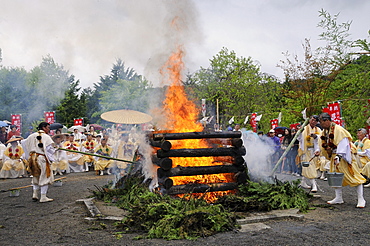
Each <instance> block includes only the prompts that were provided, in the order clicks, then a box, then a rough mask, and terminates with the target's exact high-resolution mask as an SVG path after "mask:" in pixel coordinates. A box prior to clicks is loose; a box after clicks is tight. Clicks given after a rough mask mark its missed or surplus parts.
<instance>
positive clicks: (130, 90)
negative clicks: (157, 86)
mask: <svg viewBox="0 0 370 246" xmlns="http://www.w3.org/2000/svg"><path fill="white" fill-rule="evenodd" d="M149 88H151V85H150V84H149V82H148V81H147V80H145V79H144V78H142V77H141V76H139V77H136V78H135V79H134V80H123V79H118V80H117V83H116V84H114V85H112V86H111V87H110V88H109V89H108V90H106V91H102V92H101V93H102V97H101V98H100V105H101V107H102V110H103V111H110V110H116V109H131V110H138V111H147V110H148V106H149V105H148V98H149V96H148V94H147V92H148V89H149Z"/></svg>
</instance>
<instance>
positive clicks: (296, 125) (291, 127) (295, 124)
mask: <svg viewBox="0 0 370 246" xmlns="http://www.w3.org/2000/svg"><path fill="white" fill-rule="evenodd" d="M299 125H300V124H299V123H294V124H290V125H289V128H290V129H297V127H298V126H299Z"/></svg>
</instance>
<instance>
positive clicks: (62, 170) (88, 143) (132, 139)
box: [0, 125, 138, 178]
mask: <svg viewBox="0 0 370 246" xmlns="http://www.w3.org/2000/svg"><path fill="white" fill-rule="evenodd" d="M72 128H73V127H72ZM85 129H86V128H84V127H75V128H73V129H72V130H73V132H70V133H62V129H56V130H53V131H51V132H50V135H51V137H52V139H53V141H54V143H53V144H54V147H55V148H59V149H60V148H62V149H65V150H59V151H56V152H55V154H54V161H53V162H52V163H50V164H51V169H52V171H53V172H54V175H57V174H59V175H63V174H66V173H70V172H86V171H89V170H94V171H95V172H96V173H97V174H99V175H103V174H111V173H112V172H113V170H114V171H115V172H117V171H118V172H120V173H122V174H123V173H124V172H126V171H127V168H128V167H129V165H128V164H127V162H121V161H112V160H110V159H108V158H109V157H114V158H119V159H123V160H130V161H131V160H132V159H133V157H134V155H135V150H136V148H137V146H138V136H137V134H136V130H135V129H134V128H133V129H131V130H130V131H123V130H122V129H121V128H119V127H117V128H116V129H115V130H114V131H109V130H108V131H107V130H106V129H102V130H101V131H99V132H97V131H95V129H94V128H93V127H89V129H88V130H85ZM33 132H34V130H33V128H32V127H29V131H28V132H27V133H26V134H24V138H23V137H22V136H21V133H20V131H19V130H18V129H17V127H16V126H14V125H11V126H9V129H6V127H2V128H1V133H0V178H18V177H27V176H29V175H28V172H27V160H28V154H29V153H28V152H27V149H26V147H25V146H24V144H23V143H24V141H25V139H27V137H28V136H29V135H30V134H32V133H33ZM78 151H80V152H84V153H89V154H93V155H99V156H104V157H107V158H102V157H97V156H93V155H86V154H83V153H78Z"/></svg>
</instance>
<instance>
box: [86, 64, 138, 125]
mask: <svg viewBox="0 0 370 246" xmlns="http://www.w3.org/2000/svg"><path fill="white" fill-rule="evenodd" d="M121 80H126V81H140V80H141V76H140V75H138V74H137V73H136V72H135V70H134V69H132V68H126V67H125V64H124V62H123V61H122V60H121V59H117V61H116V63H115V64H113V67H112V69H111V73H110V74H109V75H105V76H102V77H100V82H99V83H96V84H94V89H93V91H90V92H89V93H87V94H86V95H87V104H88V107H87V117H88V118H89V119H90V120H91V122H100V121H101V119H100V115H101V114H102V113H104V112H105V111H107V108H104V107H107V106H108V105H109V95H107V93H106V92H107V91H111V92H113V93H118V92H115V91H112V90H111V89H112V88H113V87H117V84H118V81H121ZM118 87H120V86H118ZM124 92H125V91H124V90H123V91H121V93H124ZM104 95H105V96H104ZM102 100H105V101H104V102H102ZM103 104H104V105H103ZM117 107H119V105H117Z"/></svg>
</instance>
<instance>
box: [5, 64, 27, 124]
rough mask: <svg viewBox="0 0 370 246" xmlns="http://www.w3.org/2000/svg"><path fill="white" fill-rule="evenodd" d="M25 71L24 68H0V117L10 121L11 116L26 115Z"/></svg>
mask: <svg viewBox="0 0 370 246" xmlns="http://www.w3.org/2000/svg"><path fill="white" fill-rule="evenodd" d="M27 77H28V76H27V71H26V70H25V69H24V68H6V67H0V93H1V100H0V107H1V111H0V117H1V119H8V120H9V119H10V115H11V114H26V113H27V109H28V108H29V101H28V97H29V90H28V88H27V87H26V86H25V85H26V84H27Z"/></svg>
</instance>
